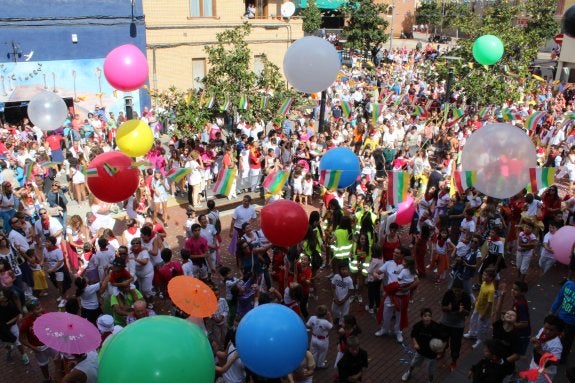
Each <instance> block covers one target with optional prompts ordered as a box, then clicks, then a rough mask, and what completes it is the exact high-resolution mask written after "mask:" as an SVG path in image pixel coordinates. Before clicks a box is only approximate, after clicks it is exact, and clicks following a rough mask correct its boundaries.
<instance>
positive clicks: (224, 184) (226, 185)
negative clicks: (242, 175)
mask: <svg viewBox="0 0 575 383" xmlns="http://www.w3.org/2000/svg"><path fill="white" fill-rule="evenodd" d="M236 172H237V169H236V168H234V169H222V170H220V173H219V174H218V179H217V180H216V183H215V184H214V189H213V191H214V193H215V194H219V195H225V196H228V195H229V194H230V192H231V191H232V185H233V183H234V179H235V178H236Z"/></svg>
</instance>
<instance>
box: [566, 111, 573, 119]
mask: <svg viewBox="0 0 575 383" xmlns="http://www.w3.org/2000/svg"><path fill="white" fill-rule="evenodd" d="M565 118H566V119H568V120H575V112H571V113H567V114H566V115H565Z"/></svg>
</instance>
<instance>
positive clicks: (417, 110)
mask: <svg viewBox="0 0 575 383" xmlns="http://www.w3.org/2000/svg"><path fill="white" fill-rule="evenodd" d="M426 114H427V112H426V111H425V109H423V107H422V106H420V105H415V110H414V111H413V115H414V116H416V117H422V116H425V115H426Z"/></svg>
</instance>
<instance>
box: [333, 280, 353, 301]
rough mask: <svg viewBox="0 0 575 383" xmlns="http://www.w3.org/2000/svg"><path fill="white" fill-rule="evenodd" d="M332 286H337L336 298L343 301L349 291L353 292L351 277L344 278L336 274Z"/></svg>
mask: <svg viewBox="0 0 575 383" xmlns="http://www.w3.org/2000/svg"><path fill="white" fill-rule="evenodd" d="M331 284H332V285H334V286H335V298H336V299H337V300H339V301H341V300H342V299H343V298H345V296H346V295H347V293H348V292H349V290H353V280H352V279H351V277H350V276H347V277H345V278H342V277H341V275H339V274H335V275H334V276H333V277H332V278H331Z"/></svg>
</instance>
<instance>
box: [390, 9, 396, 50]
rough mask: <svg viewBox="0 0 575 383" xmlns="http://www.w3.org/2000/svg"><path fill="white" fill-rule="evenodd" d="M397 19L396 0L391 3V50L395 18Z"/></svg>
mask: <svg viewBox="0 0 575 383" xmlns="http://www.w3.org/2000/svg"><path fill="white" fill-rule="evenodd" d="M394 19H395V0H393V2H392V3H391V30H390V34H389V50H390V51H391V47H392V45H393V20H394Z"/></svg>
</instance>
